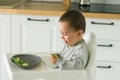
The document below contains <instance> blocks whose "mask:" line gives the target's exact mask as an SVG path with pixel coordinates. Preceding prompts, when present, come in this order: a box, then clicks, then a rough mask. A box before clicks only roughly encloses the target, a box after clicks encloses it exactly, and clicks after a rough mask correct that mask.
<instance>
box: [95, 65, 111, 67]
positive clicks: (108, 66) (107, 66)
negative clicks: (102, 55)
mask: <svg viewBox="0 0 120 80" xmlns="http://www.w3.org/2000/svg"><path fill="white" fill-rule="evenodd" d="M111 67H112V66H111V65H108V66H97V68H111Z"/></svg>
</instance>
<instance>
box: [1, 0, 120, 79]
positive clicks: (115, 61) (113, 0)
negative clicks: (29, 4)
mask: <svg viewBox="0 0 120 80" xmlns="http://www.w3.org/2000/svg"><path fill="white" fill-rule="evenodd" d="M2 1H14V0H0V3H1V2H2ZM16 1H20V0H16ZM22 1H25V0H22ZM28 1H51V2H61V1H62V0H28ZM71 2H79V0H71ZM90 2H91V3H103V4H119V5H120V0H90ZM4 17H6V18H5V19H3V16H2V14H1V16H0V22H2V23H1V25H2V26H4V25H7V29H6V28H4V27H0V34H1V33H4V32H3V30H4V31H6V32H8V26H9V25H11V24H10V23H9V24H4V22H6V21H9V20H11V15H8V16H6V15H5V16H4ZM12 17H13V18H14V21H13V22H16V21H17V20H18V19H19V16H18V15H17V16H16V15H12ZM27 17H29V16H22V18H21V23H22V25H21V26H22V28H23V32H24V29H25V30H26V29H28V28H27V27H26V25H28V24H27V23H28V22H27V21H26V18H27ZM32 17H34V16H32ZM47 17H48V16H47ZM9 18H10V19H9ZM35 18H36V19H37V18H38V17H35ZM40 18H41V17H40ZM45 18H46V17H45ZM53 18H54V17H53ZM54 19H55V18H54ZM54 19H53V20H54ZM3 20H4V21H3ZM57 20H58V18H57V19H56V21H57ZM91 21H98V22H99V21H101V22H103V23H104V22H107V23H109V22H113V23H114V24H115V25H111V27H109V25H108V26H105V25H104V26H103V25H102V27H101V25H97V26H98V27H96V26H95V25H94V24H91ZM18 22H19V21H18ZM53 22H55V20H54V21H53ZM53 22H52V23H53ZM87 22H88V25H89V26H91V27H93V28H91V29H89V30H94V31H96V33H97V32H98V36H99V37H100V39H103V36H104V39H105V41H101V40H98V42H100V43H107V44H109V43H110V44H111V43H112V44H113V45H114V46H113V47H112V48H109V49H108V48H105V50H103V48H100V47H99V48H100V49H99V51H100V52H99V53H101V51H105V53H106V55H109V56H110V57H108V56H104V53H102V54H101V56H99V57H98V58H99V60H102V59H103V60H104V61H103V62H99V61H98V62H97V63H98V65H101V64H102V65H105V67H106V68H108V69H107V70H108V71H107V70H106V69H98V71H99V73H98V74H100V75H99V76H98V78H99V79H98V80H103V79H100V78H105V79H104V80H112V77H113V79H114V78H116V79H114V80H119V77H118V76H119V72H120V69H119V67H120V60H119V52H120V51H119V50H120V41H119V40H120V39H119V37H116V36H115V35H119V34H120V33H119V32H120V28H119V27H120V26H119V25H120V20H119V19H118V20H115V19H105V20H104V19H89V18H88V19H87ZM21 23H20V24H21ZM24 23H25V24H24ZM36 23H37V22H35V24H34V23H30V24H31V26H28V27H29V28H31V30H32V28H34V29H35V30H34V32H36V30H37V26H36V27H35V26H34V25H36ZM52 23H50V24H51V25H54V24H52ZM13 24H15V23H13ZM16 24H17V23H16ZM17 25H18V24H17ZM39 25H41V24H39ZM45 26H46V27H47V29H48V26H49V25H48V26H47V24H45ZM17 27H18V26H16V25H14V27H13V28H14V29H16V28H17ZM52 28H53V27H52ZM96 28H97V29H96ZM99 28H102V29H101V30H102V31H103V33H104V35H102V37H101V34H99V31H98V30H99ZM14 29H13V31H14ZM18 29H19V28H18ZM49 29H50V30H51V27H49ZM49 29H48V30H47V31H48V34H49ZM10 30H11V28H10ZM113 30H114V31H113ZM28 31H29V29H28ZM6 32H5V33H6ZM32 32H33V31H31V34H33V33H32ZM111 32H112V33H114V34H111ZM8 33H9V32H8ZM13 33H15V35H17V34H16V33H17V31H14V32H13ZM26 33H27V32H24V33H22V34H20V35H23V37H22V38H24V37H26ZM28 33H29V32H28ZM43 33H44V32H43ZM13 35H14V34H13ZM18 35H19V34H18ZM24 35H25V36H24ZM2 36H3V37H2V38H4V37H5V36H4V35H2ZM29 36H31V35H30V34H28V35H27V38H28V39H29ZM41 36H42V35H41ZM46 36H48V37H49V38H50V36H49V35H46ZM108 36H110V37H109V38H108V39H107V37H108ZM111 36H112V38H113V39H112V38H111ZM17 37H18V36H17ZM32 37H34V36H32ZM0 38H1V37H0ZM27 38H25V39H26V40H27ZM34 38H36V37H34ZM45 40H47V38H46V39H45ZM56 41H57V40H56ZM107 41H108V42H107ZM2 42H4V40H3V41H1V39H0V44H2V45H3V46H2V47H1V46H0V49H1V50H2V49H3V47H4V43H2ZM46 42H47V41H46ZM12 43H13V44H14V40H13V42H12ZM16 43H17V42H16ZM5 44H7V43H5ZM23 44H24V42H23ZM36 44H38V43H36ZM40 44H42V43H40ZM46 44H50V40H48V43H46ZM50 45H51V44H50ZM57 46H58V44H57ZM25 47H26V45H25ZM27 47H28V48H29V46H27ZM38 47H39V46H38ZM13 48H14V46H13ZM15 48H16V46H15ZM23 48H24V46H23ZM47 48H48V50H49V49H50V47H47ZM30 49H34V48H32V47H31V46H30ZM3 50H4V49H3ZM113 53H116V56H113ZM117 55H118V56H117ZM0 60H2V59H0ZM111 60H112V61H111ZM106 64H107V65H108V67H107V66H106ZM109 65H110V66H112V68H110V67H109ZM103 67H104V66H103ZM0 68H1V67H0ZM110 69H111V70H110ZM109 71H110V72H109ZM1 73H2V72H0V76H1ZM109 73H110V74H109ZM111 74H112V75H111ZM108 75H109V76H108ZM116 76H117V77H116ZM0 80H1V77H0Z"/></svg>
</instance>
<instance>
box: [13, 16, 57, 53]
mask: <svg viewBox="0 0 120 80" xmlns="http://www.w3.org/2000/svg"><path fill="white" fill-rule="evenodd" d="M55 18H56V17H53V16H52V17H50V16H32V15H13V19H12V22H13V23H12V24H13V26H12V44H13V45H12V51H13V52H18V51H19V52H50V51H52V44H53V40H52V39H53V35H54V31H53V30H54V28H55V27H56V24H57V22H58V21H57V20H55Z"/></svg>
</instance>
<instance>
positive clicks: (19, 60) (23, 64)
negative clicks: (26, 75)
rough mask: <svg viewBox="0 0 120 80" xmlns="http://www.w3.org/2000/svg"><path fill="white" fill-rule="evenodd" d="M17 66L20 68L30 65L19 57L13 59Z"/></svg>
mask: <svg viewBox="0 0 120 80" xmlns="http://www.w3.org/2000/svg"><path fill="white" fill-rule="evenodd" d="M11 60H12V61H13V62H14V63H15V64H17V65H19V66H28V63H26V62H25V61H23V60H22V59H20V58H19V57H12V59H11Z"/></svg>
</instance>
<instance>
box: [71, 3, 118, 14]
mask: <svg viewBox="0 0 120 80" xmlns="http://www.w3.org/2000/svg"><path fill="white" fill-rule="evenodd" d="M70 9H71V10H79V11H81V12H92V13H114V14H120V4H97V3H96V4H95V3H92V4H90V5H89V6H82V5H80V4H78V3H71V7H70Z"/></svg>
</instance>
